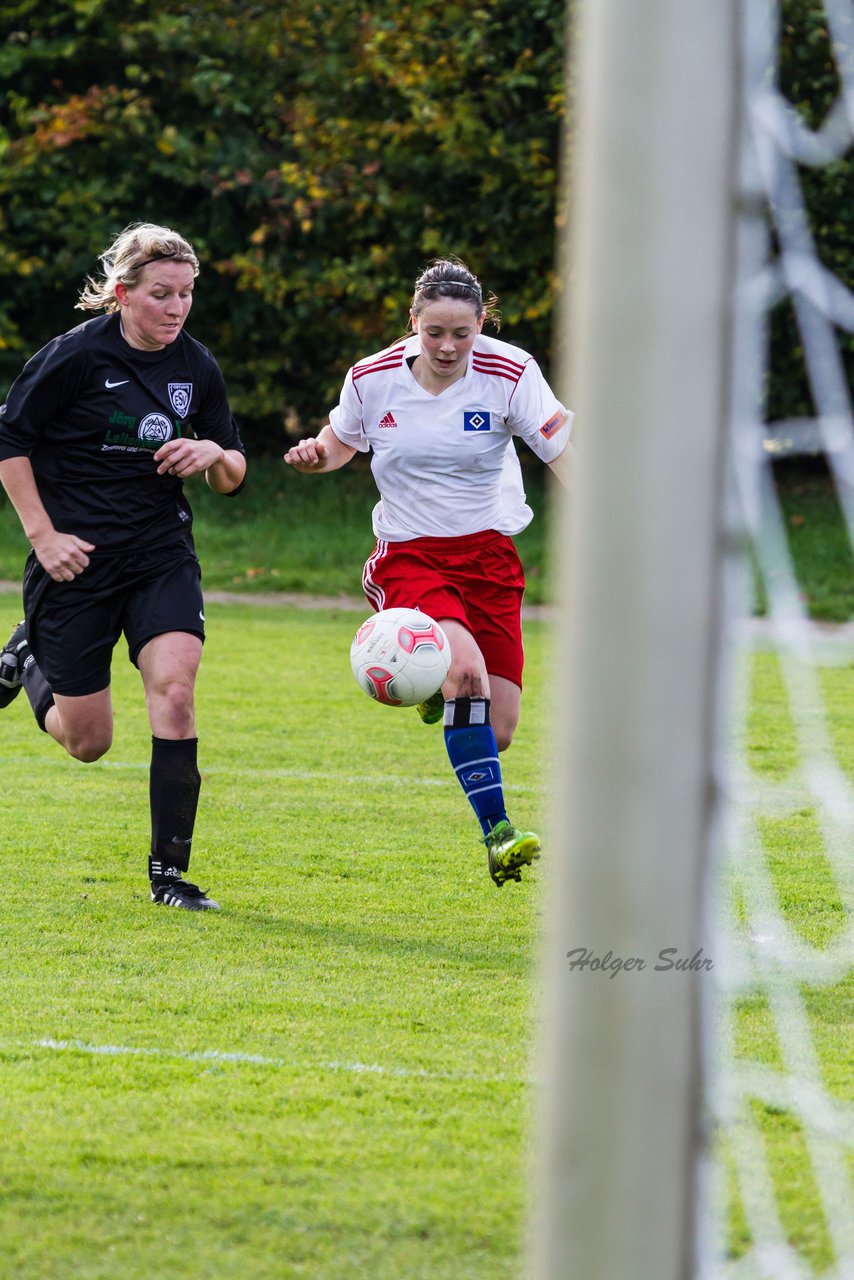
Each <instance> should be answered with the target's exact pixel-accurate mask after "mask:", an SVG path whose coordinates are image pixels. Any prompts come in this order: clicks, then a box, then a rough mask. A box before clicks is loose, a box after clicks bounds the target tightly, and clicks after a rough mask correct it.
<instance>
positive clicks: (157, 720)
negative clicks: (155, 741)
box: [149, 676, 196, 738]
mask: <svg viewBox="0 0 854 1280" xmlns="http://www.w3.org/2000/svg"><path fill="white" fill-rule="evenodd" d="M149 712H150V717H151V723H152V728H153V729H154V732H155V733H156V734H157V736H158V737H175V738H185V737H191V736H192V733H193V730H194V728H195V723H196V711H195V703H194V698H193V681H192V680H189V679H187V678H184V677H181V676H178V677H176V678H175V679H173V680H168V681H166V682H164V683H163V684H161V685H159V686H158V688H157V690H156V691H155V692H154V693H153V694H152V695H151V696H150V697H149Z"/></svg>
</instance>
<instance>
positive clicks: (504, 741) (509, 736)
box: [492, 725, 515, 751]
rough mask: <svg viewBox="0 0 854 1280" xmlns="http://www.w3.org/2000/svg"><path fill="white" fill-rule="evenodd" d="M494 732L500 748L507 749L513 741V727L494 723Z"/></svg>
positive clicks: (501, 749)
mask: <svg viewBox="0 0 854 1280" xmlns="http://www.w3.org/2000/svg"><path fill="white" fill-rule="evenodd" d="M514 727H515V726H514ZM492 732H493V733H494V734H495V741H496V744H497V746H498V750H499V751H506V750H507V748H508V747H509V746H510V743H511V742H512V741H513V729H512V728H509V727H506V726H502V725H493V726H492Z"/></svg>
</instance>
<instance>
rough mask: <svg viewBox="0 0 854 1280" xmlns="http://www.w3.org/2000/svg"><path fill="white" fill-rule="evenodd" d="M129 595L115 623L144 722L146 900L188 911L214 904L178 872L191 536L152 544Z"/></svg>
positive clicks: (199, 633) (182, 847)
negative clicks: (138, 683)
mask: <svg viewBox="0 0 854 1280" xmlns="http://www.w3.org/2000/svg"><path fill="white" fill-rule="evenodd" d="M141 574H142V576H141V578H140V579H139V580H138V581H137V582H136V583H135V585H134V590H133V592H132V593H131V594H130V595H129V596H128V598H127V600H126V603H125V609H124V612H123V616H122V626H123V629H124V633H125V637H126V639H127V642H128V655H129V657H130V659H131V661H132V662H133V663H134V664H135V665H136V666H137V667H138V668H139V672H140V675H141V676H142V683H143V688H144V690H145V703H146V708H147V710H148V720H149V724H150V726H151V767H150V773H149V797H150V806H151V847H150V853H149V859H148V875H149V880H150V882H151V896H152V901H154V902H156V903H164V904H165V905H167V906H175V907H184V908H186V909H188V910H191V911H200V910H208V909H211V908H213V909H216V908H217V906H218V904H217V903H216V902H214V901H213V899H211V898H208V897H207V895H206V894H205V893H204V891H203V890H201V889H199V888H198V886H197V885H193V884H190V883H189V882H188V881H186V880H184V878H183V873H184V872H185V871H187V869H188V867H189V864H190V852H191V849H192V842H193V832H194V829H195V822H196V810H197V808H198V802H199V791H200V788H201V777H200V775H199V768H198V739H197V737H196V712H195V687H196V673H197V672H198V669H199V663H200V661H201V656H202V643H203V641H204V602H203V599H202V591H201V584H200V570H199V562H198V560H197V559H196V555H195V551H194V549H193V545H192V541H191V540H190V539H186V540H185V541H184V542H182V543H180V544H178V545H177V546H174V545H173V546H171V547H166V548H161V549H159V550H157V551H155V552H152V553H151V554H150V555H149V556H148V557H146V559H145V561H144V563H142V564H141Z"/></svg>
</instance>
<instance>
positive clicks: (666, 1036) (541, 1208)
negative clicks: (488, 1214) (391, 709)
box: [531, 0, 854, 1280]
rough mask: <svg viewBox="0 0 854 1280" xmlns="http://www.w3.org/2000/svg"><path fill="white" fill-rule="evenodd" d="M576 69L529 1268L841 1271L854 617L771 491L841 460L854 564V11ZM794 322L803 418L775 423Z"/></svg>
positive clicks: (611, 33)
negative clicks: (845, 754) (804, 844)
mask: <svg viewBox="0 0 854 1280" xmlns="http://www.w3.org/2000/svg"><path fill="white" fill-rule="evenodd" d="M799 23H808V24H809V31H808V32H807V33H806V35H805V39H806V41H807V43H809V42H810V41H812V42H813V44H814V42H815V41H816V40H817V39H819V38H823V39H824V41H825V51H826V59H827V65H828V66H830V67H832V69H833V70H832V77H833V79H834V82H835V86H836V88H835V92H834V93H833V94H831V96H830V100H829V101H828V102H827V103H826V105H825V108H824V109H823V111H822V113H821V118H820V119H818V120H815V119H807V118H806V117H804V115H803V114H802V113H801V112H799V111H798V109H797V106H796V104H794V103H792V102H790V101H787V99H786V96H785V84H784V77H783V75H782V74H781V67H780V48H781V41H782V40H783V39H784V37H785V36H786V35H787V34H788V35H789V36H791V33H792V31H793V30H795V31H797V28H798V24H799ZM822 33H823V35H822ZM572 55H573V62H574V86H573V87H574V96H573V102H574V104H577V114H576V116H575V118H574V121H573V124H574V128H573V139H572V148H571V149H572V157H571V176H570V178H569V187H570V191H569V197H570V198H569V205H570V209H571V219H570V221H571V227H572V230H571V236H570V250H569V254H568V258H567V265H566V269H565V273H564V278H565V281H566V294H567V299H566V304H565V311H564V316H563V319H562V322H561V333H562V335H563V336H564V338H565V343H566V349H565V351H564V352H563V353H562V359H561V365H562V368H563V369H564V370H565V372H564V375H563V378H564V381H563V385H562V386H561V391H562V393H563V395H564V396H565V398H566V401H567V403H571V404H572V405H573V408H575V409H576V412H577V417H576V421H577V423H578V462H577V472H578V474H577V484H576V487H575V489H574V491H573V494H572V499H571V502H570V503H567V504H566V511H565V512H564V513H563V522H562V525H561V526H560V529H559V537H560V539H561V545H562V553H565V554H564V555H563V560H564V564H565V566H566V569H565V581H564V593H565V614H564V620H563V623H562V624H561V626H560V628H559V639H558V645H559V650H560V652H559V657H560V663H559V665H560V666H562V667H565V671H566V674H565V678H564V685H563V689H562V693H561V698H560V702H559V706H560V715H559V727H558V731H557V734H556V740H555V744H554V751H555V758H556V760H557V761H559V765H560V779H561V785H560V788H559V789H558V791H559V793H558V795H557V796H556V798H555V804H554V815H553V842H554V844H555V849H556V855H557V856H556V858H555V866H554V868H553V874H552V893H551V898H550V902H549V904H548V906H549V910H548V914H547V929H546V934H547V954H546V957H545V961H544V972H545V977H546V981H545V984H544V985H545V991H546V995H545V996H544V1001H543V1007H542V1011H541V1015H542V1022H543V1030H542V1037H541V1046H542V1069H543V1073H544V1077H545V1088H544V1102H543V1114H542V1116H541V1119H540V1129H539V1135H540V1154H539V1157H538V1175H539V1176H538V1179H537V1184H536V1199H537V1203H536V1206H535V1208H534V1209H533V1210H532V1231H531V1238H532V1242H533V1243H532V1259H533V1263H532V1269H533V1273H534V1275H535V1276H536V1278H537V1280H557V1277H564V1276H567V1277H569V1276H576V1275H578V1276H581V1275H584V1276H597V1277H603V1278H604V1277H608V1278H609V1280H610V1278H611V1277H614V1280H622V1277H626V1280H629V1278H631V1280H634V1277H647V1276H649V1277H653V1276H654V1277H655V1280H677V1278H678V1280H688V1278H689V1277H701V1278H702V1280H724V1278H726V1280H729V1278H730V1277H733V1278H734V1277H745V1278H747V1277H751V1278H752V1277H757V1278H759V1277H768V1280H789V1277H791V1278H792V1280H795V1278H797V1280H809V1278H810V1277H813V1276H816V1277H818V1276H822V1277H823V1280H831V1278H832V1280H850V1278H851V1277H854V1215H853V1214H852V1195H851V1177H852V1171H854V1105H852V1102H851V1076H852V1074H854V1064H852V1063H851V1062H850V1061H849V1062H848V1064H847V1069H846V1066H845V1062H844V1057H843V1059H842V1060H840V1057H839V1052H840V1045H841V1046H842V1052H843V1054H844V1046H845V1045H846V1044H847V1045H848V1046H849V1047H850V1045H851V1043H852V1040H851V1027H850V1021H851V1017H852V1013H851V1003H850V999H849V1004H848V1006H847V1007H848V1014H847V1022H846V1020H845V1018H846V1016H845V1015H844V1014H843V1015H842V1025H840V1026H838V1027H837V1028H836V1032H837V1034H836V1035H835V1036H834V1035H833V1034H832V1033H831V1032H830V1031H829V1030H828V1029H827V1027H826V1026H825V1027H820V1026H819V1024H818V1023H817V1020H816V1015H815V1007H816V1001H817V998H818V994H819V993H820V992H822V991H830V990H832V989H833V990H836V991H837V994H838V992H839V989H840V988H843V989H844V986H845V984H847V989H848V991H849V993H850V992H851V991H852V961H854V946H852V943H854V925H852V920H853V919H854V917H853V916H852V908H854V779H852V777H851V776H850V775H849V774H848V773H846V772H845V771H844V769H843V768H842V766H841V764H840V761H839V746H838V741H839V730H838V725H837V726H836V728H835V729H834V727H833V726H832V725H831V714H832V707H831V706H830V704H829V701H828V698H829V694H828V688H827V684H826V680H825V675H826V672H827V671H828V670H830V669H833V665H834V664H835V668H836V669H837V670H838V671H839V670H842V669H843V668H844V667H845V666H849V667H850V666H852V665H854V652H852V650H854V628H842V629H840V630H838V631H836V632H834V633H833V634H832V635H831V634H830V633H829V632H828V631H827V629H826V628H822V627H821V626H819V625H818V624H816V623H815V622H813V621H811V619H810V617H809V613H808V609H807V607H806V604H805V602H804V599H803V588H802V585H801V584H800V583H799V581H798V576H797V573H796V571H795V567H794V564H793V559H792V554H791V547H790V539H789V536H788V533H787V528H788V527H790V526H788V525H787V521H786V518H785V516H784V512H783V507H782V502H781V497H780V493H779V486H778V483H777V481H778V473H777V470H776V468H778V465H779V463H778V460H779V459H780V458H781V457H782V456H784V455H790V456H795V457H796V456H798V454H799V453H801V452H811V453H816V452H818V453H819V454H820V455H821V456H822V457H823V458H824V459H825V460H826V463H827V466H828V468H829V470H830V473H831V475H832V476H833V479H834V481H835V492H836V494H837V498H838V505H839V512H840V519H841V520H842V521H844V523H845V525H846V527H847V529H848V531H849V535H850V537H851V539H852V542H854V488H853V487H852V486H854V420H852V412H851V403H850V391H849V374H850V369H851V362H850V359H849V366H848V369H846V353H847V351H848V350H849V349H854V348H852V346H851V343H850V341H848V337H849V335H851V334H854V295H852V293H851V290H850V288H849V284H850V281H851V279H852V278H854V270H852V274H851V276H850V277H849V279H848V280H846V279H845V278H844V272H841V271H840V270H839V269H838V268H837V269H833V267H834V264H832V263H829V262H828V261H827V260H826V257H825V255H823V252H822V241H821V237H822V234H823V228H821V227H816V226H811V220H810V205H809V201H808V199H806V197H805V195H804V190H805V186H806V185H808V180H809V179H808V175H809V174H811V173H813V172H815V171H816V170H817V169H820V168H821V167H825V168H826V169H829V170H830V169H832V168H833V166H840V165H842V164H843V163H844V162H845V161H846V159H847V157H848V156H849V154H850V153H851V152H852V151H854V146H853V145H852V143H854V4H852V0H715V2H714V3H712V4H710V3H708V2H707V0H647V3H645V4H643V5H639V4H637V3H636V0H578V3H577V4H576V5H575V21H574V24H573V34H572ZM835 173H836V175H837V176H839V170H838V169H837V170H836V171H835ZM843 178H844V175H842V177H840V181H842V180H843ZM848 182H849V185H850V176H849V177H848ZM852 191H854V187H852ZM784 311H786V313H787V314H788V315H789V316H790V318H791V320H790V323H791V327H792V330H793V332H795V334H796V337H795V341H794V342H793V343H792V350H794V351H796V352H799V351H801V350H802V352H803V361H804V386H805V388H806V394H805V399H804V404H803V406H801V408H800V409H799V410H798V412H797V413H794V414H792V415H789V414H786V413H784V414H783V415H782V416H779V417H775V416H774V413H773V409H774V398H773V396H771V397H770V398H769V394H768V389H769V379H770V378H771V376H772V375H771V359H772V344H771V334H772V332H775V331H776V328H777V327H779V317H780V315H781V314H782V313H783V312H784ZM567 548H568V550H567ZM756 588H758V590H757V589H756ZM756 599H759V600H761V602H762V603H763V606H764V610H763V616H762V617H761V618H755V617H754V616H753V613H754V609H755V601H756ZM760 648H761V649H762V651H763V652H762V655H761V657H762V661H764V662H765V663H768V662H770V663H771V664H772V666H773V670H774V672H775V673H776V678H777V679H778V683H779V694H778V700H780V701H781V702H782V704H783V707H784V714H785V720H786V723H787V725H789V726H790V730H791V752H790V754H789V757H788V758H787V759H786V761H785V767H780V768H779V769H778V770H777V772H776V773H775V772H772V771H770V770H768V769H763V768H761V767H760V768H757V767H756V763H755V761H754V759H753V758H752V754H753V753H752V752H751V730H750V723H751V716H752V715H753V712H754V710H755V705H756V697H757V694H756V688H755V670H756V665H755V664H756V662H757V660H758V656H757V654H758V650H759V649H760ZM769 655H770V656H769ZM805 815H806V817H807V818H808V820H809V822H810V823H811V824H812V831H813V837H812V838H813V847H812V849H811V856H812V857H813V858H814V859H815V860H817V862H818V863H820V865H821V868H822V876H823V883H824V884H825V885H826V887H827V892H828V893H829V894H831V895H832V896H833V897H834V901H835V902H836V904H837V905H838V906H839V907H840V908H841V910H840V911H839V912H838V916H839V918H840V919H841V920H842V924H841V925H840V926H839V927H837V928H836V929H835V930H833V931H831V932H832V936H829V937H826V938H824V939H823V940H822V941H821V942H816V941H815V940H812V941H810V939H809V938H808V937H807V936H806V934H805V933H804V931H803V930H800V929H799V928H798V927H797V925H796V924H795V923H794V916H793V913H792V910H791V902H790V900H789V898H790V894H791V892H792V891H791V887H790V886H789V885H788V883H787V881H786V877H785V876H783V875H781V874H780V869H779V866H777V865H775V864H774V860H773V858H772V857H771V855H770V852H769V845H768V832H769V829H770V828H771V827H772V826H773V825H774V824H776V825H777V827H778V828H779V826H780V824H781V823H786V822H787V821H789V820H794V819H795V818H803V817H804V816H805ZM793 830H794V831H795V833H797V830H798V828H797V824H796V823H795V824H794V826H793ZM793 838H794V839H795V843H794V845H793V847H792V849H791V851H790V853H789V854H788V855H787V856H790V857H791V858H792V859H795V860H798V859H799V858H800V857H801V854H800V852H799V850H798V848H797V847H796V846H797V840H796V837H793ZM836 1007H837V1008H841V1009H843V1010H844V1008H845V1005H844V1002H842V1001H840V1002H839V1003H838V1004H837V1005H836ZM829 1041H835V1044H829V1043H828V1042H829ZM834 1053H835V1054H836V1056H835V1057H834ZM769 1117H771V1118H772V1120H773V1124H772V1125H769V1124H768V1123H767V1122H768V1119H769ZM772 1130H773V1132H774V1133H775V1134H777V1135H779V1134H780V1133H781V1132H783V1133H786V1134H788V1135H790V1136H791V1138H792V1142H793V1143H794V1144H795V1145H797V1148H798V1153H799V1154H798V1156H797V1159H795V1160H794V1162H793V1163H791V1162H790V1163H788V1164H787V1163H786V1159H785V1158H783V1157H782V1156H781V1150H780V1148H781V1143H780V1142H779V1141H778V1140H777V1139H776V1138H771V1137H770V1136H769V1135H770V1134H771V1133H772ZM793 1170H794V1172H793ZM787 1177H789V1178H791V1177H796V1178H797V1179H800V1180H802V1181H803V1182H804V1184H805V1186H806V1188H807V1189H806V1191H805V1193H804V1195H802V1196H800V1197H798V1196H795V1197H794V1198H792V1197H790V1196H788V1194H787V1193H788V1192H789V1190H790V1188H789V1187H787V1186H786V1185H785V1179H786V1178H787ZM787 1206H788V1207H787ZM792 1206H794V1208H793V1207H792ZM805 1215H806V1216H807V1217H809V1218H810V1219H811V1222H810V1223H805V1222H804V1221H803V1218H804V1216H805Z"/></svg>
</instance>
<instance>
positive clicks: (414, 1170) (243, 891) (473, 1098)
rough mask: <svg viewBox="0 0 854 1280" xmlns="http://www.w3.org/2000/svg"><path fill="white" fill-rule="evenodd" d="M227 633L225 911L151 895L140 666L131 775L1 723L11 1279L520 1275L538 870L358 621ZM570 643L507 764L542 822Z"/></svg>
mask: <svg viewBox="0 0 854 1280" xmlns="http://www.w3.org/2000/svg"><path fill="white" fill-rule="evenodd" d="M0 619H2V626H0V631H1V630H2V629H3V627H6V628H8V629H10V628H11V625H13V624H14V622H15V621H16V605H15V604H14V602H13V601H12V599H11V598H10V597H1V598H0ZM208 621H209V641H208V644H207V646H206V654H205V659H204V663H203V667H202V675H201V681H200V689H199V720H200V723H199V732H200V742H201V768H202V774H203V780H204V781H203V793H202V804H201V809H200V818H199V822H198V825H197V834H196V841H195V849H194V855H193V864H192V870H193V876H194V877H195V878H197V879H199V881H200V882H201V883H202V884H203V885H204V886H205V887H209V888H210V889H211V892H212V893H213V894H214V896H215V897H217V898H218V899H219V900H220V901H221V902H222V904H223V911H222V913H221V914H218V915H213V914H204V915H191V914H188V913H185V912H178V911H175V910H169V909H166V908H155V907H153V906H151V905H150V903H149V902H148V894H147V883H146V880H145V869H146V862H145V859H146V854H147V835H148V817H147V763H148V756H149V737H148V730H147V727H146V724H145V720H144V714H143V709H142V702H141V696H140V691H139V689H138V687H137V680H138V677H137V675H136V672H135V671H133V669H132V668H131V667H130V666H129V664H128V663H127V662H126V661H125V659H124V655H122V654H120V655H119V660H117V661H116V663H115V680H114V700H115V705H116V739H115V744H114V747H113V750H112V752H111V754H110V755H109V756H108V757H107V758H106V759H105V761H103V762H100V763H98V764H94V765H89V766H82V765H79V764H76V763H75V762H73V761H71V760H69V759H67V758H66V757H65V756H64V755H63V753H62V752H61V751H60V750H59V749H58V748H57V747H56V746H55V744H53V743H52V742H50V741H49V740H47V739H46V738H45V736H44V735H42V734H40V733H39V732H38V731H37V730H36V728H35V726H34V723H33V721H32V718H31V715H30V713H29V709H28V707H27V705H26V701H25V698H24V697H23V696H21V697H20V698H19V699H18V700H17V702H15V703H14V704H13V705H12V706H11V707H9V708H8V709H7V710H6V711H5V712H4V713H3V718H2V739H0V743H2V746H0V755H2V763H3V778H4V786H3V789H2V796H0V831H2V834H0V859H1V860H2V866H3V872H4V886H5V892H4V897H3V903H2V908H0V938H2V942H3V949H4V964H3V969H2V977H0V984H2V1008H3V1013H4V1016H3V1021H2V1033H0V1056H2V1063H3V1070H2V1074H3V1087H2V1090H0V1116H2V1132H3V1142H2V1144H0V1275H2V1276H3V1277H4V1278H5V1277H12V1276H14V1277H21V1278H24V1277H26V1280H37V1278H41V1277H48V1276H49V1277H71V1276H74V1277H75V1278H77V1280H83V1278H86V1280H89V1278H90V1277H91V1278H94V1277H98V1278H99V1280H100V1278H103V1280H107V1278H109V1280H116V1278H117V1277H123V1278H127V1280H130V1278H132V1277H140V1278H142V1277H146V1280H150V1278H151V1277H156V1278H157V1280H172V1278H173V1277H176V1278H177V1277H188V1278H189V1277H192V1278H193V1280H202V1278H208V1277H210V1278H213V1277H217V1278H219V1277H223V1278H224V1277H229V1278H231V1277H236V1276H241V1277H243V1276H246V1277H251V1278H252V1280H262V1278H266V1277H277V1280H278V1278H285V1277H291V1276H310V1277H316V1278H318V1280H319V1278H322V1277H329V1278H330V1280H331V1278H333V1277H334V1278H335V1280H341V1278H343V1277H345V1276H353V1275H366V1276H368V1275H369V1276H372V1277H377V1278H382V1277H388V1280H392V1278H394V1280H401V1277H424V1278H425V1280H427V1278H428V1277H429V1278H430V1280H437V1278H439V1277H449V1280H450V1278H451V1277H453V1278H454V1280H460V1278H462V1277H478V1280H482V1278H485V1277H504V1276H506V1277H512V1276H516V1275H518V1274H519V1262H518V1255H519V1251H520V1248H521V1245H522V1239H523V1223H524V1210H525V1199H526V1193H525V1188H526V1186H527V1185H528V1178H527V1167H528V1156H527V1142H528V1122H529V1108H530V1104H531V1094H532V1089H531V1083H530V1080H531V1073H532V1063H531V1042H532V1025H531V1008H530V1005H531V1001H530V988H531V969H532V963H533V960H534V956H535V947H534V945H533V940H534V935H535V933H536V921H537V909H538V908H537V904H538V881H539V879H540V878H541V877H540V874H539V870H538V871H537V872H535V873H534V874H533V875H530V876H528V877H527V878H526V879H525V881H524V882H523V883H522V884H519V885H510V886H507V887H506V888H504V889H503V890H501V891H499V890H497V889H496V888H495V887H494V886H493V884H492V882H491V881H490V879H489V876H488V873H487V871H486V861H485V852H484V850H483V847H482V845H481V844H480V843H479V840H478V836H479V829H478V828H477V826H476V823H475V820H474V818H473V816H472V815H471V814H470V812H469V811H468V808H467V806H466V804H465V801H464V799H463V797H462V795H461V794H457V791H456V788H455V786H454V785H453V784H452V783H451V782H449V781H448V765H447V763H446V758H445V755H444V748H443V745H442V734H441V729H440V727H438V726H433V727H430V728H428V727H426V726H424V725H422V724H421V722H420V721H419V720H418V717H417V716H416V715H415V713H414V712H408V713H406V712H402V711H401V712H398V711H394V710H390V709H387V708H381V707H378V706H376V705H374V704H372V703H371V702H370V701H369V700H368V699H367V698H365V697H364V696H363V695H362V694H361V693H359V691H358V690H357V689H356V686H355V684H354V683H353V682H352V677H351V676H350V672H349V665H348V662H347V651H348V647H349V640H350V638H351V635H352V632H353V630H354V629H355V625H356V622H357V621H358V617H357V615H353V614H351V613H345V612H338V613H336V612H330V611H325V612H317V613H315V612H310V611H302V610H267V609H262V608H251V607H243V606H240V607H229V608H224V607H219V608H217V607H215V606H214V607H209V609H208ZM545 640H546V636H545V631H544V628H543V627H542V626H540V625H537V624H533V625H532V626H531V627H530V630H529V672H530V685H531V688H530V693H529V697H528V701H527V706H526V708H525V713H524V720H523V724H522V726H521V727H520V731H519V737H518V740H517V743H516V744H514V747H513V749H512V752H511V755H510V757H509V758H508V763H507V766H506V776H507V781H508V795H509V798H510V803H511V811H512V812H514V813H516V814H518V815H519V818H520V820H523V821H525V822H531V823H535V822H539V821H540V820H541V818H542V809H543V793H542V789H541V784H540V779H541V778H542V776H543V773H542V766H543V763H544V755H545V743H544V740H543V732H542V729H543V722H544V718H545V714H546V711H545V708H546V690H545V687H544V686H545V682H544V677H543V667H544V661H545V654H544V649H545ZM321 673H325V674H329V673H331V675H330V678H329V679H321Z"/></svg>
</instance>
